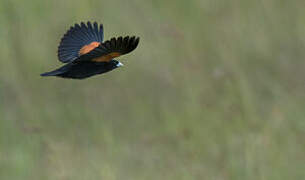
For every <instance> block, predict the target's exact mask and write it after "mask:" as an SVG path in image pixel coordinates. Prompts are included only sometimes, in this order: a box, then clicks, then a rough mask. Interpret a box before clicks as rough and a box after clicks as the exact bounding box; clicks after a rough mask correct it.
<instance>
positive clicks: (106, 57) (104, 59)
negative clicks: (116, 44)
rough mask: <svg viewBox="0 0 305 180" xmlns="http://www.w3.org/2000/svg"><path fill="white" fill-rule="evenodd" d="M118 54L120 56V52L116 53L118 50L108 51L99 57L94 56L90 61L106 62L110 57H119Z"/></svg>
mask: <svg viewBox="0 0 305 180" xmlns="http://www.w3.org/2000/svg"><path fill="white" fill-rule="evenodd" d="M119 56H121V54H120V53H118V52H112V53H109V54H107V55H104V56H101V57H97V58H94V59H92V61H94V62H107V61H110V60H111V59H113V58H116V57H119Z"/></svg>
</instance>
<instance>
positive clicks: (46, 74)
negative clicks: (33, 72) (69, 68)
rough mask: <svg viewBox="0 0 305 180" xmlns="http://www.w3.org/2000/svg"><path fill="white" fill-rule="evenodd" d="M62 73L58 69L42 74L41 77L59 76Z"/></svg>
mask: <svg viewBox="0 0 305 180" xmlns="http://www.w3.org/2000/svg"><path fill="white" fill-rule="evenodd" d="M61 73H62V71H60V70H59V69H57V70H54V71H50V72H45V73H42V74H40V76H57V75H59V74H61Z"/></svg>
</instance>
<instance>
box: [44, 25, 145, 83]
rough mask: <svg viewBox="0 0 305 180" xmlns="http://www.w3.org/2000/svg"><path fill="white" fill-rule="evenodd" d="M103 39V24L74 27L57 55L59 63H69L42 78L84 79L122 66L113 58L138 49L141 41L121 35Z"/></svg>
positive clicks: (66, 35) (69, 31)
mask: <svg viewBox="0 0 305 180" xmlns="http://www.w3.org/2000/svg"><path fill="white" fill-rule="evenodd" d="M103 40H104V28H103V24H100V25H98V24H97V23H96V22H94V23H91V22H87V24H85V23H83V22H81V23H80V24H75V25H74V26H71V27H70V29H69V30H68V31H67V32H66V34H65V35H64V36H63V37H62V39H61V41H60V44H59V46H58V52H57V55H58V59H59V61H61V62H63V63H66V64H65V65H64V66H62V67H60V68H58V69H56V70H54V71H51V72H46V73H43V74H41V76H58V77H62V78H72V79H85V78H88V77H91V76H94V75H98V74H103V73H106V72H109V71H112V70H113V69H116V68H118V67H120V66H123V64H122V63H121V62H120V61H118V60H115V59H114V58H117V57H119V56H121V55H124V54H128V53H130V52H131V51H133V50H134V49H136V47H137V46H138V44H139V40H140V38H139V37H135V36H131V37H130V36H126V37H122V36H120V37H117V38H111V39H110V40H107V41H105V42H103Z"/></svg>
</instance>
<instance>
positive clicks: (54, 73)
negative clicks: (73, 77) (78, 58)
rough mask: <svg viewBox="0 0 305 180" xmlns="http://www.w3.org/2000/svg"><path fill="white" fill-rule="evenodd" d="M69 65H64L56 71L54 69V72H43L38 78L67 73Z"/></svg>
mask: <svg viewBox="0 0 305 180" xmlns="http://www.w3.org/2000/svg"><path fill="white" fill-rule="evenodd" d="M70 67H71V65H70V64H66V65H64V66H62V67H60V68H58V69H55V70H54V71H50V72H45V73H42V74H40V76H60V75H61V74H63V73H65V72H67V71H68V70H69V69H70Z"/></svg>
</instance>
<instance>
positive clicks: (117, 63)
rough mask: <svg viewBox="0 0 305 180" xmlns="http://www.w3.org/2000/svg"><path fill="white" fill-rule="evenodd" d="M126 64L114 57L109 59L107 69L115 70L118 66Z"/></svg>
mask: <svg viewBox="0 0 305 180" xmlns="http://www.w3.org/2000/svg"><path fill="white" fill-rule="evenodd" d="M121 66H124V65H123V64H122V63H121V62H120V61H118V60H115V59H112V60H111V61H109V62H108V63H107V69H108V70H113V69H116V68H118V67H121Z"/></svg>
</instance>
